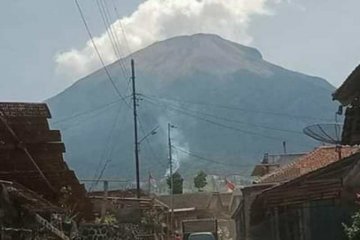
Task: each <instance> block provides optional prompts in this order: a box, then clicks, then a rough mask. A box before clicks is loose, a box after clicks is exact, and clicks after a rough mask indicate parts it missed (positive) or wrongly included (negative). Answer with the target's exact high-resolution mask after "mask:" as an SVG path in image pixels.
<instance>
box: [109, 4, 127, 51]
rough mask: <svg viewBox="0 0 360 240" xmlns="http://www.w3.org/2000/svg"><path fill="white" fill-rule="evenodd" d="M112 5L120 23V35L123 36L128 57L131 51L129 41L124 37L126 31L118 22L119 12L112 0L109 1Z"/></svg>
mask: <svg viewBox="0 0 360 240" xmlns="http://www.w3.org/2000/svg"><path fill="white" fill-rule="evenodd" d="M111 2H112V4H113V7H114V11H115V14H116V17H117V19H118V21H119V23H120V27H121V30H122V34H123V36H124V40H125V44H126V46H127V50H128V55H130V54H131V49H130V45H129V41H128V39H127V36H126V31H125V28H124V25H123V24H122V22H121V20H120V14H119V11H118V9H117V7H116V4H115V2H114V0H111Z"/></svg>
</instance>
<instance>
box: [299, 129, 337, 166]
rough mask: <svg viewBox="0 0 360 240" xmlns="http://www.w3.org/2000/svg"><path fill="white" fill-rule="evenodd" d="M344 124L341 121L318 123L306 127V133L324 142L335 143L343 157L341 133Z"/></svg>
mask: <svg viewBox="0 0 360 240" xmlns="http://www.w3.org/2000/svg"><path fill="white" fill-rule="evenodd" d="M342 129H343V127H342V124H339V123H318V124H314V125H310V126H308V127H306V128H304V130H303V132H304V134H305V135H307V136H309V137H311V138H313V139H315V140H317V141H320V142H322V143H326V144H330V145H335V146H336V151H337V153H338V154H339V159H341V134H342Z"/></svg>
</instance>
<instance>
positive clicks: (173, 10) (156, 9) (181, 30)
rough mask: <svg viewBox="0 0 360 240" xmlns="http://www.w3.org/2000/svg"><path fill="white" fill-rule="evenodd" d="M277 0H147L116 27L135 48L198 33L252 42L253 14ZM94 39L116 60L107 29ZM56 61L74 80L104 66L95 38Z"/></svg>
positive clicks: (105, 55)
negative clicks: (251, 25)
mask: <svg viewBox="0 0 360 240" xmlns="http://www.w3.org/2000/svg"><path fill="white" fill-rule="evenodd" d="M276 1H279V0H147V1H146V2H144V3H142V4H140V5H139V6H138V8H137V10H136V11H135V12H133V13H132V14H131V15H130V16H128V17H124V18H123V19H119V20H117V21H116V22H114V23H113V24H112V27H113V29H114V31H115V32H116V34H117V36H119V39H120V42H121V43H123V42H125V41H124V38H123V33H122V28H121V27H122V25H123V26H124V28H125V30H126V36H127V40H128V43H129V47H130V49H131V50H132V51H136V50H138V49H141V48H143V47H146V46H147V45H149V44H151V43H153V42H155V41H158V40H164V39H167V38H170V37H174V36H177V35H189V34H195V33H213V34H218V35H220V36H222V37H224V38H226V39H229V40H232V41H235V42H239V43H242V44H249V43H250V42H251V40H252V39H251V36H249V35H248V33H247V30H248V27H249V22H250V20H251V17H252V16H254V15H264V14H270V13H271V12H270V11H269V9H268V7H267V3H268V2H276ZM94 41H95V43H96V45H97V47H98V48H99V50H100V52H101V54H102V57H103V58H104V61H105V63H107V64H108V63H111V62H113V61H114V60H116V56H115V54H114V51H113V48H112V46H111V42H110V41H109V38H108V36H107V34H106V33H104V34H102V35H101V36H100V37H97V38H94ZM124 48H125V45H124V46H122V49H124ZM55 61H56V64H57V73H58V74H61V75H65V76H66V77H67V78H70V79H73V80H75V79H77V78H79V77H81V76H84V75H86V74H89V73H90V72H92V71H94V70H95V69H97V68H99V67H100V62H99V59H98V57H97V55H96V53H95V51H94V49H93V47H92V44H91V41H88V42H87V43H86V45H85V46H84V47H83V48H82V49H72V50H70V51H66V52H63V53H59V54H57V55H56V57H55Z"/></svg>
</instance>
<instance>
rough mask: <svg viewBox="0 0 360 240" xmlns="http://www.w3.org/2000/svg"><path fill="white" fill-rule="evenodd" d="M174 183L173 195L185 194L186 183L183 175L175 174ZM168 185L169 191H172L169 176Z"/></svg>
mask: <svg viewBox="0 0 360 240" xmlns="http://www.w3.org/2000/svg"><path fill="white" fill-rule="evenodd" d="M172 176H173V179H174V180H173V181H174V188H173V193H174V194H181V193H183V183H184V179H183V178H182V176H181V174H180V173H179V172H175V173H173V175H172ZM166 183H167V185H168V187H169V189H171V177H170V176H168V178H167V179H166Z"/></svg>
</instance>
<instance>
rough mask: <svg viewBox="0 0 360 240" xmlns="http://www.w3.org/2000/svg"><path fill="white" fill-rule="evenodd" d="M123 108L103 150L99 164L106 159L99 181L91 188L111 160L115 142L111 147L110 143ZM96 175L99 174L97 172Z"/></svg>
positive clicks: (101, 173)
mask: <svg viewBox="0 0 360 240" xmlns="http://www.w3.org/2000/svg"><path fill="white" fill-rule="evenodd" d="M121 109H122V108H120V109H119V111H118V113H117V114H116V117H115V121H114V123H113V126H112V127H111V130H110V135H109V138H108V142H107V144H106V147H105V148H104V151H103V154H102V157H101V161H100V164H99V166H100V165H101V162H104V161H105V164H104V166H103V167H102V169H101V171H100V174H99V176H98V177H97V181H96V182H95V183H94V184H93V185H92V186H91V187H90V189H93V188H94V187H95V186H96V185H97V184H98V183H99V180H100V179H101V178H102V176H103V174H104V172H105V170H106V168H107V166H108V164H109V163H110V162H111V155H112V152H113V150H114V147H115V144H112V146H111V147H109V146H110V144H111V142H112V141H113V138H114V134H115V131H114V130H115V128H116V126H117V123H118V120H119V117H120V116H121ZM109 148H110V149H109ZM95 175H97V173H96V174H95Z"/></svg>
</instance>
